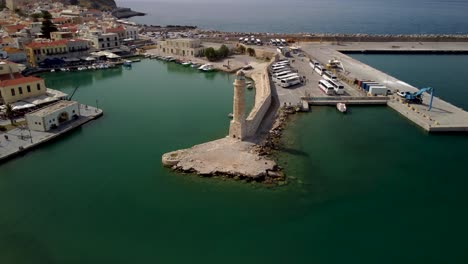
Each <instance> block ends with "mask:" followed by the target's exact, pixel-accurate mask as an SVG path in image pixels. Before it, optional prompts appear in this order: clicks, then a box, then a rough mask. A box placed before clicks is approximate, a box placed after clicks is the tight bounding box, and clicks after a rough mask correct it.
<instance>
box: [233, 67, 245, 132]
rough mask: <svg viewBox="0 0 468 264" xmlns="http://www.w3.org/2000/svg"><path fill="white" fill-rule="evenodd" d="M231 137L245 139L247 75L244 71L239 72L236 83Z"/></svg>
mask: <svg viewBox="0 0 468 264" xmlns="http://www.w3.org/2000/svg"><path fill="white" fill-rule="evenodd" d="M229 136H230V137H231V138H236V139H240V140H243V139H244V138H245V74H244V72H243V71H238V72H237V74H236V80H235V81H234V109H233V118H232V121H231V125H230V127H229Z"/></svg>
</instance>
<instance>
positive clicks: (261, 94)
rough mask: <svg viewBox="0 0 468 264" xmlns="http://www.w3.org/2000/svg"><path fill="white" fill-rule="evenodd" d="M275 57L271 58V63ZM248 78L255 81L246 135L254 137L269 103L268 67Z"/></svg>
mask: <svg viewBox="0 0 468 264" xmlns="http://www.w3.org/2000/svg"><path fill="white" fill-rule="evenodd" d="M274 60H275V59H274V58H273V59H271V61H270V63H269V64H268V66H269V65H271V63H273V61H274ZM250 78H252V80H253V81H254V82H255V89H256V90H255V105H254V107H253V108H252V111H250V113H249V115H248V116H247V119H246V125H247V137H250V138H251V137H255V135H256V133H257V130H258V128H259V126H260V124H261V123H262V121H263V118H264V117H265V115H266V113H267V111H268V109H269V108H270V105H271V85H270V77H269V75H268V67H265V68H263V69H261V71H259V72H255V73H253V74H251V75H250Z"/></svg>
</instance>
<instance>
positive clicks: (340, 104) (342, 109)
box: [336, 103, 347, 113]
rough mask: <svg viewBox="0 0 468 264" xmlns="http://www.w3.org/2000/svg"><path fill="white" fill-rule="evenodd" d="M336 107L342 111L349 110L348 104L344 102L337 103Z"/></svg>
mask: <svg viewBox="0 0 468 264" xmlns="http://www.w3.org/2000/svg"><path fill="white" fill-rule="evenodd" d="M336 109H338V111H340V112H341V113H346V111H347V108H346V104H344V103H337V104H336Z"/></svg>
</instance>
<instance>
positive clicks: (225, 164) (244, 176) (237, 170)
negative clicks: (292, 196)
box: [162, 137, 285, 184]
mask: <svg viewBox="0 0 468 264" xmlns="http://www.w3.org/2000/svg"><path fill="white" fill-rule="evenodd" d="M162 163H163V165H164V166H166V167H170V168H171V169H172V170H174V171H177V172H181V173H189V174H196V175H200V176H203V177H219V178H225V179H234V180H243V181H246V182H251V181H255V182H262V183H265V184H284V181H285V176H284V174H283V173H282V172H281V169H280V168H279V167H278V166H277V165H276V163H275V162H274V161H273V160H272V159H270V158H268V157H266V156H260V155H258V154H257V152H256V150H255V144H254V143H251V142H243V141H238V140H235V139H231V138H229V137H226V138H223V139H219V140H215V141H211V142H207V143H204V144H200V145H196V146H194V147H192V148H189V149H183V150H177V151H173V152H169V153H166V154H164V155H163V156H162Z"/></svg>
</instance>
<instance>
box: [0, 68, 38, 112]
mask: <svg viewBox="0 0 468 264" xmlns="http://www.w3.org/2000/svg"><path fill="white" fill-rule="evenodd" d="M45 94H47V88H46V86H45V82H44V79H42V78H38V77H33V76H29V77H24V76H23V75H21V73H20V71H19V68H18V65H17V64H16V63H12V62H9V61H1V62H0V103H3V104H12V103H15V102H17V101H21V100H24V99H27V98H31V97H37V96H40V95H45Z"/></svg>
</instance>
